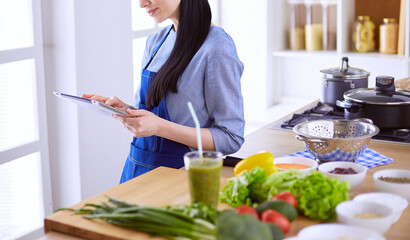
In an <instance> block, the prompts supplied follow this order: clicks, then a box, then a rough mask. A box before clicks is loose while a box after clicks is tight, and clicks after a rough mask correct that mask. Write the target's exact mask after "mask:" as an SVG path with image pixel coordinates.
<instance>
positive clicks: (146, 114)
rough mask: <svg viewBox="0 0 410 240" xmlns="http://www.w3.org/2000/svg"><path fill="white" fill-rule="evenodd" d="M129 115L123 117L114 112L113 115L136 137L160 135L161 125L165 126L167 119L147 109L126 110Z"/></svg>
mask: <svg viewBox="0 0 410 240" xmlns="http://www.w3.org/2000/svg"><path fill="white" fill-rule="evenodd" d="M127 112H128V114H130V115H131V117H124V116H120V115H117V114H114V115H113V117H114V118H115V119H117V120H119V121H120V122H121V123H122V124H123V125H124V127H125V128H126V129H127V130H128V131H130V132H131V134H132V135H133V136H134V137H136V138H138V137H149V136H153V135H156V136H160V134H159V133H160V129H161V127H163V126H165V124H166V123H167V122H168V121H167V120H165V119H163V118H160V117H158V116H157V115H155V114H153V113H152V112H150V111H147V110H131V109H128V110H127Z"/></svg>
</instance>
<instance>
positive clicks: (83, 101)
mask: <svg viewBox="0 0 410 240" xmlns="http://www.w3.org/2000/svg"><path fill="white" fill-rule="evenodd" d="M54 95H56V96H57V97H61V98H63V99H66V100H69V101H70V102H74V103H76V104H78V105H80V106H83V107H86V108H90V109H92V110H94V111H97V112H99V113H102V114H104V115H107V116H110V117H111V116H112V114H118V115H121V116H130V115H129V114H128V113H127V112H124V111H122V110H120V109H117V108H115V107H112V106H110V105H107V104H105V103H102V102H99V101H96V100H91V99H88V98H82V97H78V96H74V95H70V94H65V93H60V92H54Z"/></svg>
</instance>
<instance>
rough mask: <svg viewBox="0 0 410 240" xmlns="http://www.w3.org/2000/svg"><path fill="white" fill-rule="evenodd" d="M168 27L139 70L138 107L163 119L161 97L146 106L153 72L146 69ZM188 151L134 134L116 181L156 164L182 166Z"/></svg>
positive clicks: (149, 168)
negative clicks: (156, 101)
mask: <svg viewBox="0 0 410 240" xmlns="http://www.w3.org/2000/svg"><path fill="white" fill-rule="evenodd" d="M171 30H172V26H171V28H170V29H169V31H168V32H167V34H166V35H165V37H164V38H163V39H162V40H161V42H160V44H159V45H158V47H157V49H156V50H155V51H154V53H153V54H152V56H151V58H150V60H149V61H148V63H147V65H146V66H145V67H144V69H143V70H142V74H141V89H140V104H139V109H145V110H148V111H151V112H152V113H154V114H155V115H157V116H158V117H160V118H163V119H166V120H170V117H169V114H168V111H167V106H166V99H165V97H164V99H162V101H161V102H160V103H159V105H158V106H157V107H154V108H153V109H148V108H147V106H146V101H147V93H148V88H149V85H150V83H151V80H152V78H153V77H154V76H155V74H156V72H150V71H148V70H147V68H148V66H149V64H150V63H151V62H152V60H153V59H154V57H155V55H156V53H157V52H158V50H159V48H160V47H161V46H162V44H163V43H164V41H165V39H166V38H167V37H168V35H169V33H170V31H171ZM188 151H190V150H189V148H188V147H187V146H186V145H183V144H181V143H177V142H174V141H171V140H168V139H165V138H162V137H157V136H150V137H140V138H135V137H134V138H133V140H132V143H131V149H130V153H129V155H128V157H127V160H126V161H125V165H124V169H123V171H122V175H121V180H120V183H123V182H126V181H128V180H130V179H132V178H134V177H137V176H139V175H141V174H143V173H146V172H148V171H150V170H153V169H154V168H157V167H159V166H165V167H170V168H181V167H183V166H184V160H183V156H184V154H185V153H186V152H188Z"/></svg>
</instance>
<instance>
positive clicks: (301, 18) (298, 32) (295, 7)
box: [288, 0, 306, 50]
mask: <svg viewBox="0 0 410 240" xmlns="http://www.w3.org/2000/svg"><path fill="white" fill-rule="evenodd" d="M288 4H289V7H290V28H289V48H290V49H291V50H303V49H305V24H306V7H305V5H304V4H303V0H288Z"/></svg>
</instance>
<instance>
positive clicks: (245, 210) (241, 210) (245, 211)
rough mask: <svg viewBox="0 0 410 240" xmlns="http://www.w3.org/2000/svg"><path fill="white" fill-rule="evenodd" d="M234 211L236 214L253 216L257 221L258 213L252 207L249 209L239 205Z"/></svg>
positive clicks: (246, 206)
mask: <svg viewBox="0 0 410 240" xmlns="http://www.w3.org/2000/svg"><path fill="white" fill-rule="evenodd" d="M235 211H236V213H238V214H249V215H252V216H254V217H255V218H256V219H258V220H259V214H258V212H257V211H256V210H255V209H254V208H253V207H250V206H248V205H241V206H239V207H237V208H236V209H235Z"/></svg>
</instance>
